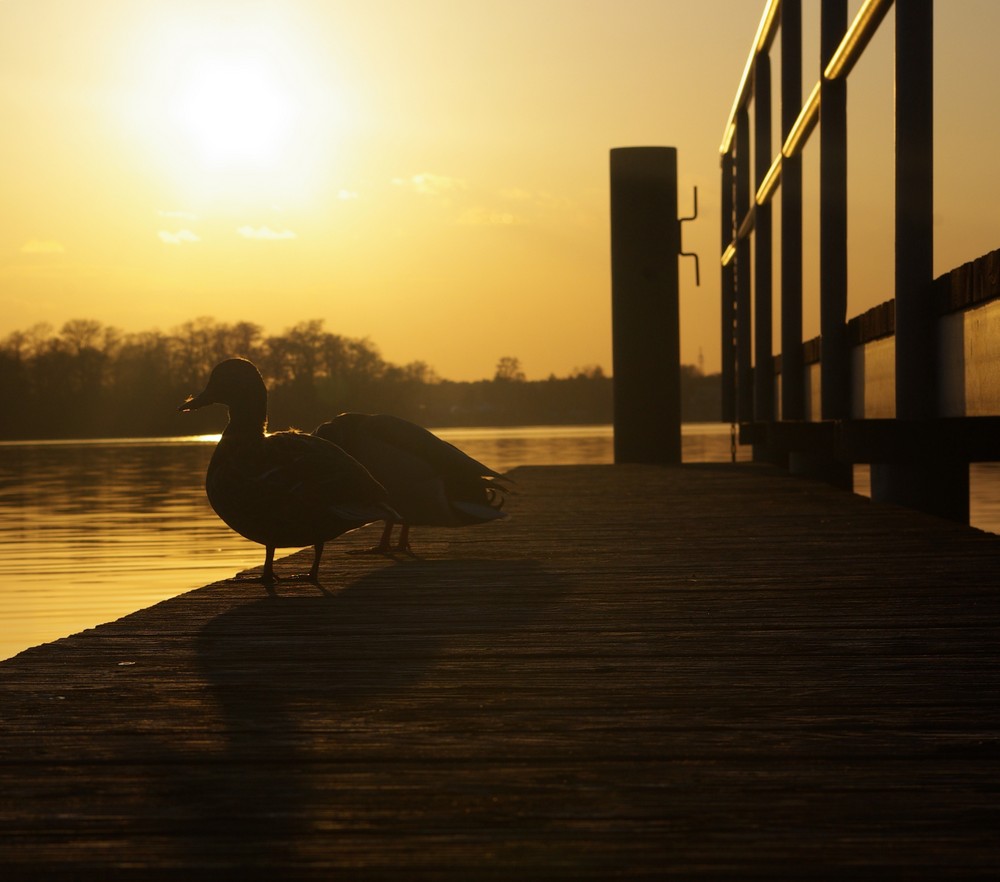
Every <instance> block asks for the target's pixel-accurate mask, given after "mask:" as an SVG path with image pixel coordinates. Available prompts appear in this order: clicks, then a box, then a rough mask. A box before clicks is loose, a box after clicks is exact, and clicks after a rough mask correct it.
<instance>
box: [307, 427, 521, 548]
mask: <svg viewBox="0 0 1000 882" xmlns="http://www.w3.org/2000/svg"><path fill="white" fill-rule="evenodd" d="M313 434H315V435H317V436H318V437H320V438H324V439H326V440H327V441H331V442H333V443H334V444H336V445H337V446H339V447H341V448H342V449H343V450H345V451H346V452H347V453H349V454H350V455H351V456H353V457H354V458H355V459H357V460H358V462H360V463H361V464H362V465H363V466H364V467H365V468H366V469H368V471H369V472H371V474H372V475H373V477H374V478H375V479H376V480H377V481H378V482H379V483H381V484H382V486H384V487H385V489H386V491H387V492H388V494H389V504H390V506H391V507H392V509H393V510H394V511H395V512H397V515H395V516H390V517H387V518H385V529H384V531H383V533H382V537H381V539H380V540H379V543H378V545H377V546H375V547H373V548H371V549H369V550H370V551H373V552H381V553H388V552H390V551H399V552H406V553H409V554H412V553H413V552H412V548H411V546H410V527H412V526H438V527H462V526H467V525H471V524H482V523H486V522H487V521H493V520H498V519H500V518H504V517H506V516H507V515H506V512H504V511H503V510H502V508H503V503H504V494H505V493H509V492H511V490H510V487H509V486H507V483H505V482H509V480H510V479H508V478H505V477H504V476H503V475H501V474H500V473H499V472H495V471H494V470H493V469H491V468H489V467H488V466H485V465H483V464H482V463H481V462H479V461H478V460H475V459H473V458H472V457H471V456H469V455H468V454H466V453H464V452H463V451H461V450H459V449H458V448H457V447H455V446H454V445H452V444H449V443H448V442H447V441H444V440H442V439H441V438H439V437H438V436H437V435H435V434H434V433H433V432H431V431H429V430H427V429H425V428H424V427H423V426H419V425H417V424H416V423H412V422H410V421H409V420H405V419H402V418H401V417H396V416H392V415H390V414H369V413H342V414H340V415H339V416H337V417H334V418H333V419H332V420H329V421H328V422H325V423H323V424H322V425H320V426H319V427H317V428H316V429H315V431H314V433H313ZM396 524H399V525H400V532H399V538H398V541H397V543H396V545H392V544H391V543H392V531H393V528H394V526H395V525H396Z"/></svg>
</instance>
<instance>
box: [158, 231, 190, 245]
mask: <svg viewBox="0 0 1000 882" xmlns="http://www.w3.org/2000/svg"><path fill="white" fill-rule="evenodd" d="M156 235H157V236H159V237H160V241H161V242H163V243H164V244H165V245H183V244H184V243H186V242H200V241H201V239H200V238H199V237H198V236H197V235H196V234H195V233H192V232H191V231H190V230H178V231H177V232H176V233H171V232H170V231H169V230H160V231H159V232H158V233H157V234H156Z"/></svg>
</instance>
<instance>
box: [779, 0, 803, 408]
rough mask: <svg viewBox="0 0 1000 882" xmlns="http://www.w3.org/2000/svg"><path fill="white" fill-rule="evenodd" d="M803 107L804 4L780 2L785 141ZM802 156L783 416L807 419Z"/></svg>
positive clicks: (790, 212) (789, 192)
mask: <svg viewBox="0 0 1000 882" xmlns="http://www.w3.org/2000/svg"><path fill="white" fill-rule="evenodd" d="M801 107H802V0H782V4H781V140H782V143H784V142H785V140H786V139H787V138H788V136H789V134H790V133H791V131H792V127H793V126H794V125H795V121H796V119H798V116H799V110H800V109H801ZM804 371H805V366H804V364H803V362H802V157H801V156H800V155H799V154H798V153H796V154H795V155H793V156H784V157H782V160H781V418H782V419H783V420H802V419H805V416H806V412H805V411H806V407H805V374H804Z"/></svg>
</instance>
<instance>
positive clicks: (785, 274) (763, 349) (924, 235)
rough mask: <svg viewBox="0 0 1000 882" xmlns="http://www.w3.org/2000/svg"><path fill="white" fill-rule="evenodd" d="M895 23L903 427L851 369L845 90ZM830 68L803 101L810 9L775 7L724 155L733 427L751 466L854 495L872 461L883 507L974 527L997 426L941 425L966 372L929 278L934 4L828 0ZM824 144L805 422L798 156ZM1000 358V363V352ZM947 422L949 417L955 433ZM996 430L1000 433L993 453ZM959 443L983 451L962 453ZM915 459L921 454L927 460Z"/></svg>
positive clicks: (823, 38)
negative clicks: (943, 393)
mask: <svg viewBox="0 0 1000 882" xmlns="http://www.w3.org/2000/svg"><path fill="white" fill-rule="evenodd" d="M893 8H894V9H895V94H896V102H895V115H896V118H895V150H896V154H895V158H896V164H895V192H896V196H895V239H896V247H895V300H894V302H893V304H892V307H893V308H892V314H893V317H894V336H893V346H894V350H893V351H894V354H893V356H892V357H893V358H894V374H893V377H894V380H893V382H894V384H895V385H894V402H893V406H894V413H895V417H896V420H895V421H886V420H884V419H879V420H877V421H876V420H865V419H863V418H859V416H858V410H859V407H858V401H857V400H856V398H855V396H856V395H857V391H856V390H857V386H858V377H857V376H856V375H855V374H856V373H857V368H856V365H854V364H852V360H853V361H854V362H856V360H857V354H856V352H855V351H854V350H856V349H857V345H856V344H855V343H854V342H852V339H851V338H850V337H849V335H848V331H847V325H848V323H847V315H846V312H847V88H846V81H847V78H848V76H849V75H850V73H851V71H852V70H853V69H854V67H855V65H856V64H857V62H858V60H859V59H860V58H861V57H862V55H863V53H864V52H865V50H866V48H867V46H868V45H869V43H870V41H871V40H872V37H873V36H874V35H875V34H876V32H877V31H878V29H879V26H880V25H881V24H882V22H883V21H884V20H885V18H886V15H887V14H888V12H889V11H890V9H893ZM779 34H780V37H781V40H780V42H781V56H782V57H781V83H780V87H781V88H780V94H781V138H780V149H779V150H778V151H777V153H776V154H775V155H773V156H772V148H771V134H770V133H771V104H772V95H771V93H772V85H771V67H770V53H771V49H772V46H773V45H774V43H775V39H776V37H778V35H779ZM820 65H821V68H820V69H821V74H820V77H819V80H818V81H817V82H816V83H815V85H814V86H813V87H812V88H811V89H810V90H809V94H808V96H807V97H806V99H805V101H804V102H803V101H802V76H803V71H802V0H767V2H766V3H765V4H764V10H763V13H762V14H761V17H760V22H759V24H758V27H757V31H756V33H755V35H754V38H753V42H752V44H751V47H750V52H749V55H748V58H747V61H746V64H745V66H744V68H743V74H742V76H741V78H740V83H739V87H738V88H737V91H736V96H735V98H734V100H733V103H732V107H731V109H730V111H729V115H728V117H727V118H726V123H725V127H724V130H723V136H722V142H721V144H720V147H719V154H720V165H721V175H722V229H721V242H720V254H721V259H720V263H721V272H722V304H721V306H722V312H721V315H722V379H723V414H722V417H723V419H724V420H726V421H732V422H733V423H734V424H735V423H737V422H738V423H739V424H740V425H741V440H743V441H745V442H752V443H754V456H755V458H761V459H771V460H777V461H783V462H786V463H787V464H788V465H789V466H790V467H792V468H795V469H797V470H800V471H806V472H809V473H812V474H816V475H818V476H821V477H824V478H825V479H827V480H830V481H832V482H834V483H838V484H841V485H843V486H850V483H851V463H852V462H872V463H873V465H872V488H873V497H875V498H876V499H885V500H887V501H894V502H902V503H903V504H907V505H911V506H913V507H916V508H921V509H924V510H926V511H930V512H933V513H936V514H941V515H944V516H946V517H950V518H954V519H957V520H966V521H967V519H968V462H969V458H970V457H972V456H975V458H977V459H982V458H984V456H992V457H993V458H995V459H998V460H1000V417H990V416H986V417H985V419H986V420H987V428H986V429H984V423H983V419H984V417H983V416H981V415H980V414H978V413H977V414H976V418H975V419H973V418H972V417H971V416H969V415H968V414H962V415H961V416H963V417H965V419H964V420H963V419H958V421H957V422H956V421H955V419H954V416H955V415H954V414H952V413H947V414H945V413H942V412H940V400H941V398H940V397H939V394H938V393H939V384H942V383H944V381H943V380H942V379H941V378H942V376H943V375H944V374H945V373H948V375H949V377H950V378H951V379H950V380H949V382H954V373H955V368H954V365H952V364H950V363H946V362H947V358H946V357H944V356H942V355H941V351H942V347H941V343H940V341H941V334H942V331H941V325H940V322H939V318H940V314H939V313H940V311H939V310H938V309H937V305H936V302H935V296H936V295H935V293H934V291H935V285H934V279H933V127H932V126H933V0H866V2H864V3H863V4H862V6H861V8H860V10H859V11H858V13H857V14H856V15H855V17H854V19H853V20H852V21H850V22H849V21H848V14H847V0H821V20H820ZM751 106H752V108H753V122H752V123H751V114H750V108H751ZM815 131H818V132H819V138H820V163H819V166H820V167H819V178H820V206H819V209H820V211H819V214H820V237H819V238H820V242H819V245H820V248H819V264H820V266H819V269H820V272H819V276H820V292H819V293H820V338H819V341H818V344H817V345H815V346H814V347H812V348H813V349H814V350H815V349H818V352H819V373H818V379H819V396H818V398H819V405H820V406H819V408H818V409H817V408H816V407H815V406H814V405H813V404H812V403H810V405H809V406H808V407H807V396H809V395H810V390H809V389H808V388H807V386H808V385H809V383H807V379H806V369H807V368H809V369H810V370H811V368H810V367H809V366H807V365H806V363H805V358H804V352H805V349H806V347H805V345H804V344H803V341H802V315H803V310H802V289H803V285H802V280H803V258H802V254H803V249H802V227H803V223H802V217H803V211H802V189H803V188H802V160H801V156H802V152H803V150H804V148H805V146H806V144H807V143H808V141H809V139H810V137H811V136H812V134H813V132H815ZM751 144H752V145H753V157H754V163H753V166H754V167H753V168H751V163H750V156H751ZM778 194H780V196H781V229H780V231H778V238H777V241H778V243H779V244H780V255H781V256H780V260H781V291H780V295H781V313H780V314H781V355H780V356H778V357H776V356H775V354H774V352H773V351H772V350H773V341H772V335H771V325H772V299H773V291H772V285H773V279H772V275H773V274H772V268H771V261H772V259H773V256H772V232H773V231H772V205H771V203H772V202H773V200H774V199H775V198H776V197H777V196H778ZM751 244H753V246H754V247H753V248H751ZM956 272H958V271H956ZM751 328H753V331H754V333H753V335H752V336H751V333H750V330H751ZM991 345H992V344H991ZM861 348H862V349H863V346H862V347H861ZM996 348H997V351H998V361H1000V343H998V344H997V347H996ZM863 355H864V353H863V352H862V356H863ZM779 364H780V370H776V367H777V365H779ZM852 372H853V373H852ZM776 375H780V403H779V402H778V401H776V400H775V398H776V395H775V393H776V381H775V377H776ZM810 376H814V374H810ZM861 382H862V384H863V383H864V382H865V377H864V375H863V374H862V377H861ZM862 394H863V391H862ZM998 395H1000V392H998ZM779 411H780V414H779ZM997 412H1000V411H997ZM817 413H818V417H817ZM943 416H948V417H949V418H951V421H950V422H948V423H947V426H946V428H942V426H944V423H943V422H942V419H941V418H942V417H943ZM810 418H811V419H812V420H813V422H811V423H810V422H809V420H810ZM876 423H877V425H876ZM915 426H920V427H923V431H925V433H926V435H927V437H929V438H931V437H938V438H941V437H945V435H946V436H947V438H948V444H947V445H944V451H945V452H944V454H943V455H941V451H940V449H939V450H938V451H935V450H934V448H933V445H931V447H929V448H928V447H927V446H926V445H921V444H916V445H914V444H913V443H911V442H910V441H907V440H904V435H903V433H904V432H912V431H913V430H914V427H915ZM963 426H964V427H965V428H963ZM990 427H992V428H995V429H996V432H995V437H996V440H995V441H993V442H992V443H991V442H990V441H989V440H988V439H989V438H990V431H989V429H990ZM962 432H967V433H968V434H969V438H970V439H974V441H970V443H969V444H967V445H963V444H962V443H961V442H960V440H956V439H959V438H960V436H961V434H962ZM845 438H848V439H850V443H846V442H845V440H844V439H845ZM893 438H895V439H896V443H895V444H894V443H893ZM984 439H985V440H984ZM866 444H868V445H869V448H870V449H867V450H866V449H865V445H866ZM915 449H916V450H918V451H923V453H921V455H919V456H916V455H915V454H914V450H915ZM893 450H898V451H899V455H898V456H897V455H894V454H893ZM963 451H964V452H963ZM991 451H992V453H991ZM876 456H877V457H878V458H873V457H876Z"/></svg>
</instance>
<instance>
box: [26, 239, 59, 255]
mask: <svg viewBox="0 0 1000 882" xmlns="http://www.w3.org/2000/svg"><path fill="white" fill-rule="evenodd" d="M19 250H20V252H21V254H65V253H66V246H65V245H63V244H62V242H54V241H52V240H51V239H29V240H28V241H27V242H25V243H24V244H23V245H22V246H21V248H20V249H19Z"/></svg>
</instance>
